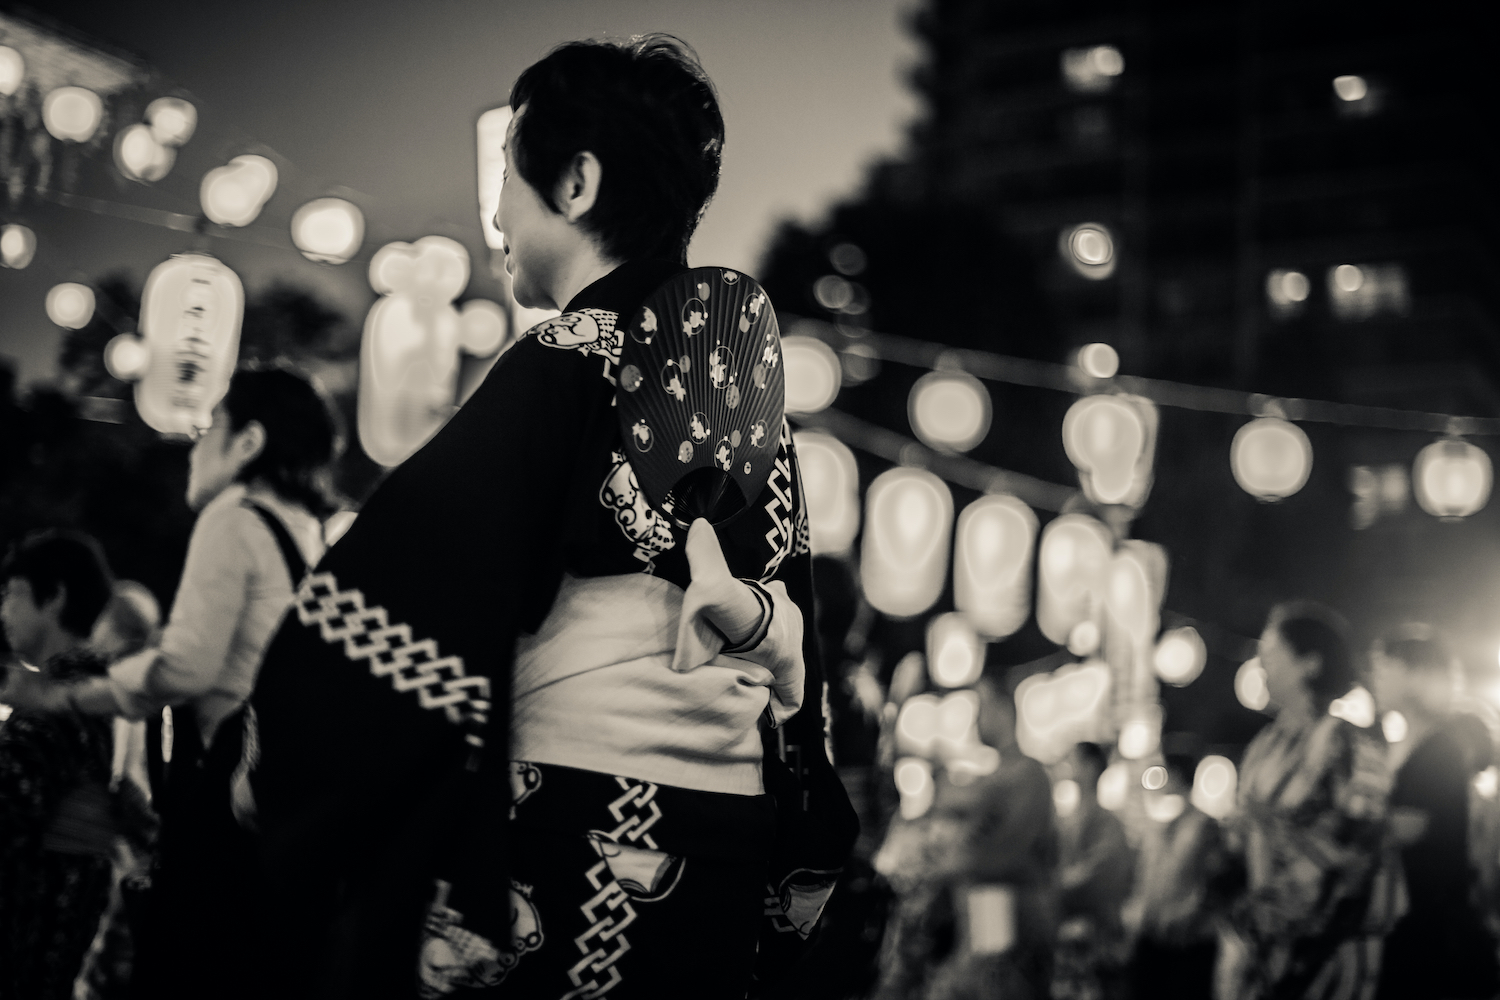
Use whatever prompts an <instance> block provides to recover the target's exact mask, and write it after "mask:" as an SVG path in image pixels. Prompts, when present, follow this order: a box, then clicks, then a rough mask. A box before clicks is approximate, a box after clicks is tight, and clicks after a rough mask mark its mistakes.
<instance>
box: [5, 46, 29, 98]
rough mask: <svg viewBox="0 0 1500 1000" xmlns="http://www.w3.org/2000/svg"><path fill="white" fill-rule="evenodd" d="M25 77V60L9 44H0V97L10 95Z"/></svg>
mask: <svg viewBox="0 0 1500 1000" xmlns="http://www.w3.org/2000/svg"><path fill="white" fill-rule="evenodd" d="M24 79H26V60H25V58H24V57H22V55H21V53H19V52H17V51H16V50H15V49H13V48H11V47H10V46H9V45H0V97H10V96H11V95H12V94H14V93H15V92H16V91H17V90H20V89H21V81H22V80H24Z"/></svg>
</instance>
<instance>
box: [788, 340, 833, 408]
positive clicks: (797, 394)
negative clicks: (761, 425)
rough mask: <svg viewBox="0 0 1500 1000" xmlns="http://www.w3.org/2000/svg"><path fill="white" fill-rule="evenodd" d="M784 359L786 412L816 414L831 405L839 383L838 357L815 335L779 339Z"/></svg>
mask: <svg viewBox="0 0 1500 1000" xmlns="http://www.w3.org/2000/svg"><path fill="white" fill-rule="evenodd" d="M781 354H782V357H783V358H784V359H785V360H786V376H785V378H786V411H787V412H788V413H817V412H818V411H819V410H826V409H827V408H828V407H829V406H831V405H833V401H834V399H835V398H836V397H837V396H838V394H839V389H840V387H841V386H842V385H843V382H842V379H843V372H842V369H841V367H840V365H839V356H838V355H837V354H835V353H833V348H831V347H829V346H828V345H827V344H825V343H823V342H822V341H821V340H819V339H817V338H816V337H802V336H795V335H794V336H790V337H782V338H781Z"/></svg>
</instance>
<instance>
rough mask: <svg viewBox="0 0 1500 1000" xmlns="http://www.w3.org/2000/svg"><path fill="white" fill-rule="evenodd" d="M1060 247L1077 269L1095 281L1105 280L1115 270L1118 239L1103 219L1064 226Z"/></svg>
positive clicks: (1068, 260) (1063, 255)
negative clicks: (1116, 239) (1065, 227)
mask: <svg viewBox="0 0 1500 1000" xmlns="http://www.w3.org/2000/svg"><path fill="white" fill-rule="evenodd" d="M1057 250H1058V253H1059V254H1060V255H1061V256H1062V259H1063V260H1064V261H1066V262H1067V263H1068V264H1069V265H1070V266H1071V267H1072V268H1073V270H1074V271H1077V272H1078V273H1079V274H1081V275H1083V276H1084V277H1085V278H1088V279H1089V280H1091V281H1103V280H1104V279H1105V278H1108V277H1109V276H1110V275H1112V274H1114V273H1115V263H1116V259H1115V238H1114V235H1113V234H1112V233H1110V231H1109V227H1108V226H1106V225H1104V223H1102V222H1082V223H1079V224H1078V225H1076V226H1072V227H1069V228H1067V229H1064V230H1063V231H1062V233H1061V234H1060V235H1059V237H1058V242H1057Z"/></svg>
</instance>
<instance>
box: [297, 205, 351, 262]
mask: <svg viewBox="0 0 1500 1000" xmlns="http://www.w3.org/2000/svg"><path fill="white" fill-rule="evenodd" d="M364 239H365V215H364V213H363V212H361V211H360V210H359V208H358V206H356V205H354V204H353V203H352V202H349V201H345V200H344V199H343V198H315V199H313V200H312V201H310V202H308V203H307V204H306V205H303V206H302V207H301V208H299V209H297V211H296V212H295V213H294V214H293V215H292V242H293V243H294V244H296V247H297V249H298V250H301V251H302V256H304V257H306V258H307V259H308V260H311V261H316V262H318V263H320V264H342V263H344V262H345V261H347V260H348V259H349V258H350V257H353V256H354V255H355V254H356V253H358V252H359V245H360V244H361V243H363V242H364Z"/></svg>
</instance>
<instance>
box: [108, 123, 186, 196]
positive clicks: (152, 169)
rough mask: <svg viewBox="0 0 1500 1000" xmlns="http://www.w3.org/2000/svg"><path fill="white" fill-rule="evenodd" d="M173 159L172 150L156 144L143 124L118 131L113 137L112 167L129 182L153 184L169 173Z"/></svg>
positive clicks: (149, 130) (148, 129)
mask: <svg viewBox="0 0 1500 1000" xmlns="http://www.w3.org/2000/svg"><path fill="white" fill-rule="evenodd" d="M176 160H177V153H176V151H175V150H173V149H172V148H171V147H169V146H163V145H162V144H161V143H159V142H157V141H156V137H155V136H154V135H153V134H152V132H151V129H150V128H148V127H147V126H145V125H132V126H130V127H129V128H126V129H121V130H120V134H119V135H117V136H115V166H117V167H119V168H120V173H122V174H124V175H125V176H126V177H129V178H130V179H131V180H133V181H140V182H141V183H143V184H152V183H155V182H156V181H159V180H161V179H162V178H163V177H165V176H167V174H168V173H169V172H171V170H172V164H173V163H175V162H176Z"/></svg>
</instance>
